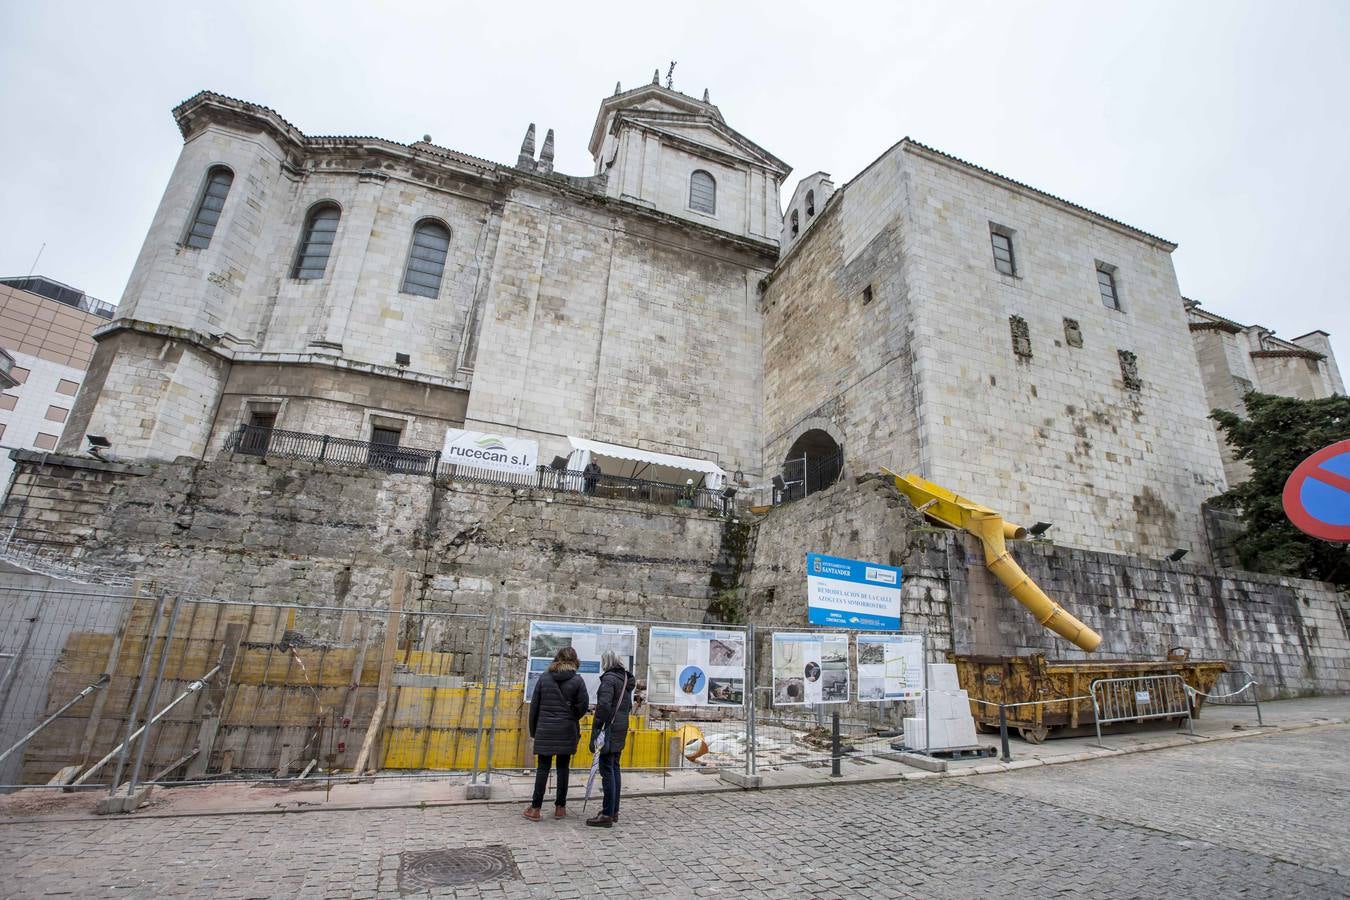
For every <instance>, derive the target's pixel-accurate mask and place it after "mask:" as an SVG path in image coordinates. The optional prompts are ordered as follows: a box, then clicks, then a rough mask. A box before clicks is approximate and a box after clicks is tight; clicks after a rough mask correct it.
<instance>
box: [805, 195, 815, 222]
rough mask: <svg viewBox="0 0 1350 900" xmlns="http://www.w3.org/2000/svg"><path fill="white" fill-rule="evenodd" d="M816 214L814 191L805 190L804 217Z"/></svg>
mask: <svg viewBox="0 0 1350 900" xmlns="http://www.w3.org/2000/svg"><path fill="white" fill-rule="evenodd" d="M815 214H816V192H815V191H807V192H806V217H807V218H808V219H809V218H811V217H812V216H814V215H815Z"/></svg>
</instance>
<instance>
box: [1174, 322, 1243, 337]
mask: <svg viewBox="0 0 1350 900" xmlns="http://www.w3.org/2000/svg"><path fill="white" fill-rule="evenodd" d="M1187 327H1188V328H1190V330H1191V331H1224V332H1227V333H1228V334H1241V333H1242V332H1243V328H1242V326H1241V325H1238V324H1236V323H1234V322H1229V321H1227V320H1223V321H1206V322H1190V323H1187Z"/></svg>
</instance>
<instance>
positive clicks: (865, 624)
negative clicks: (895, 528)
mask: <svg viewBox="0 0 1350 900" xmlns="http://www.w3.org/2000/svg"><path fill="white" fill-rule="evenodd" d="M903 574H904V573H903V570H901V569H899V568H897V567H895V566H883V565H881V564H880V563H870V562H863V561H861V560H856V559H843V558H841V557H837V556H826V555H824V554H823V553H808V554H806V608H807V620H808V621H809V622H810V623H811V624H812V625H826V626H830V627H834V628H853V629H859V630H868V631H896V630H898V629H899V628H900V584H901V579H902V576H903Z"/></svg>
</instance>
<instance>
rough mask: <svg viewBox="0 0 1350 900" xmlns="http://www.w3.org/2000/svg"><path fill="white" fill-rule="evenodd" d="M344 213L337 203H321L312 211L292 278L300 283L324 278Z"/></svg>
mask: <svg viewBox="0 0 1350 900" xmlns="http://www.w3.org/2000/svg"><path fill="white" fill-rule="evenodd" d="M341 217H342V211H341V210H339V209H338V206H337V204H336V203H320V204H319V205H318V206H316V207H314V209H312V210H310V213H309V217H308V218H306V219H305V233H304V235H303V237H302V239H301V241H300V251H299V252H298V253H296V255H295V268H293V269H292V270H291V277H292V278H296V279H299V280H300V281H313V280H314V279H316V278H322V277H323V273H324V270H325V269H327V268H328V257H329V256H330V255H332V252H333V238H334V236H335V235H336V234H337V227H338V219H339V218H341Z"/></svg>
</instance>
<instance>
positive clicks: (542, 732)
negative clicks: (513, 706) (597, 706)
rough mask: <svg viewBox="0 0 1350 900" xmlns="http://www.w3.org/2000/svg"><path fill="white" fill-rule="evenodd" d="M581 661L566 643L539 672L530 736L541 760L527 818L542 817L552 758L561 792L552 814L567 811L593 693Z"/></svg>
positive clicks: (533, 701)
mask: <svg viewBox="0 0 1350 900" xmlns="http://www.w3.org/2000/svg"><path fill="white" fill-rule="evenodd" d="M579 665H580V662H579V661H578V659H577V651H575V650H573V649H572V648H571V647H563V648H562V649H560V650H559V651H558V652H557V654H556V655H554V657H553V662H552V663H550V664H549V667H548V671H547V672H545V673H544V674H542V675H540V676H539V681H537V682H536V683H535V685H534V696H533V697H532V698H531V699H530V737H532V738H534V752H535V754H536V755H537V756H538V757H539V764H538V765H537V766H536V767H535V770H534V798H533V799H532V800H531V802H530V806H529V809H527V810H525V813H524V815H525V818H527V819H530V820H532V821H535V822H538V821H539V808H540V807H541V806H543V805H544V789H545V788H547V787H548V770H549V769H550V768H552V767H553V760H554V759H557V761H558V794H557V797H556V799H555V800H554V801H553V802H554V807H553V818H555V819H561V818H563V817H564V816H566V815H567V775H568V772H569V770H570V768H571V765H572V754H573V753H576V752H577V742H578V741H579V740H581V717H582V716H584V715H586V707H587V706H589V705H590V702H591V697H590V694H589V693H588V692H587V690H586V682H584V681H582V680H581V676H580V675H578V674H577V667H578V666H579Z"/></svg>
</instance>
